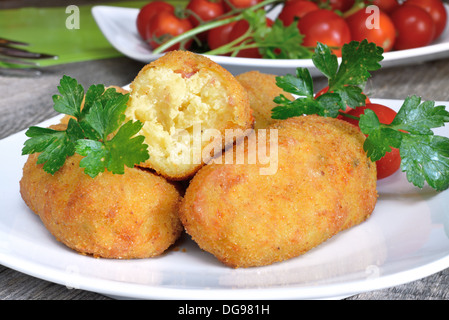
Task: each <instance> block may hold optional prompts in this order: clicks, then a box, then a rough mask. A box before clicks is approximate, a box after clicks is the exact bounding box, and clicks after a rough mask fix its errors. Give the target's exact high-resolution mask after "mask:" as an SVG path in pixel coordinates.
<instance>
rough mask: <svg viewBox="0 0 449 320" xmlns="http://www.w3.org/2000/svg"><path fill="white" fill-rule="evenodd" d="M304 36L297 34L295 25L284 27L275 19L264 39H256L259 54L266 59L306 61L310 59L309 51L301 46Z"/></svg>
mask: <svg viewBox="0 0 449 320" xmlns="http://www.w3.org/2000/svg"><path fill="white" fill-rule="evenodd" d="M303 39H304V36H303V35H302V34H301V33H299V30H298V28H297V27H296V24H294V23H292V24H291V25H289V26H284V24H283V23H282V21H281V20H279V19H276V20H275V22H274V24H273V26H272V27H271V28H268V29H267V31H266V32H265V34H264V37H256V38H255V39H254V40H255V42H256V43H257V44H258V47H259V52H260V53H261V54H262V57H263V58H267V59H306V58H309V57H311V55H312V53H311V52H310V50H309V49H308V48H306V47H304V46H303V45H302V42H303Z"/></svg>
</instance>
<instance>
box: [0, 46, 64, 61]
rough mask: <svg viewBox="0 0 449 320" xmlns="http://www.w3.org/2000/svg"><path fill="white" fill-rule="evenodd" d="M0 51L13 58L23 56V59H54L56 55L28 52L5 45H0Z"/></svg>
mask: <svg viewBox="0 0 449 320" xmlns="http://www.w3.org/2000/svg"><path fill="white" fill-rule="evenodd" d="M0 53H1V54H3V55H5V56H8V57H14V58H25V59H56V58H57V56H54V55H51V54H46V53H38V52H30V51H27V50H24V49H19V48H13V47H5V46H0Z"/></svg>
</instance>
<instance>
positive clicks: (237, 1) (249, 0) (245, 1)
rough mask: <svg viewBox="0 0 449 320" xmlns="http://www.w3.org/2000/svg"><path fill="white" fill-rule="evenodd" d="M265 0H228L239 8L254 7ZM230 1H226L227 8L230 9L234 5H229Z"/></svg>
mask: <svg viewBox="0 0 449 320" xmlns="http://www.w3.org/2000/svg"><path fill="white" fill-rule="evenodd" d="M262 1H263V0H228V2H229V4H231V5H232V6H234V8H237V9H243V8H249V7H252V6H254V5H256V4H258V3H259V2H262ZM228 2H225V10H226V11H230V10H231V9H232V7H230V6H229V5H228Z"/></svg>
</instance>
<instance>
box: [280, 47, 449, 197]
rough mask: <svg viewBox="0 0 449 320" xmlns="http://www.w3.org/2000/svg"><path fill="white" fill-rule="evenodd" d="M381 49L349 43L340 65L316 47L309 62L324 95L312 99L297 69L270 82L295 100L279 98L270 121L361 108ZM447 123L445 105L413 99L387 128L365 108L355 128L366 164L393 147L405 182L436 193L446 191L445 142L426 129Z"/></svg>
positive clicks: (448, 148) (306, 76) (448, 154)
mask: <svg viewBox="0 0 449 320" xmlns="http://www.w3.org/2000/svg"><path fill="white" fill-rule="evenodd" d="M382 53H383V50H382V48H380V47H377V46H376V45H375V44H374V43H368V42H367V41H366V40H363V41H362V42H355V41H353V42H351V43H349V44H345V45H344V46H343V50H342V59H341V63H340V64H338V59H337V57H336V56H335V55H333V54H332V53H331V51H330V49H329V48H328V47H327V46H326V45H323V44H318V46H317V48H316V50H315V53H314V55H313V57H312V60H313V63H314V65H315V66H316V67H317V69H319V70H320V71H321V72H322V73H323V74H324V75H325V76H326V77H327V78H328V83H329V90H328V92H327V93H325V94H323V95H321V96H319V97H316V98H315V97H314V93H313V92H314V91H313V81H312V77H311V76H310V73H309V71H308V70H307V69H305V68H298V69H297V70H296V75H295V76H293V75H286V76H281V77H277V78H276V83H277V85H278V86H279V87H280V88H282V89H283V90H285V91H286V92H289V93H292V94H295V95H297V96H299V97H298V98H297V99H296V100H293V101H290V100H288V99H287V98H285V96H283V95H280V96H278V97H276V98H275V99H274V102H276V103H277V104H278V106H277V107H275V108H273V109H272V118H273V119H287V118H290V117H295V116H301V115H305V114H318V115H321V116H325V117H333V118H335V117H337V116H338V115H343V116H346V114H345V113H344V112H341V111H340V110H341V109H342V110H344V109H345V108H346V106H349V107H351V108H357V107H359V106H363V105H365V99H366V96H365V95H364V94H363V93H362V90H363V87H364V86H365V84H366V81H367V80H368V78H369V77H370V76H371V75H370V73H369V72H370V71H374V70H377V69H379V68H380V64H379V62H380V61H381V60H382V59H383V57H382ZM446 122H449V112H448V111H447V110H446V109H445V106H435V102H433V101H425V102H421V99H420V98H419V97H416V96H410V97H408V98H407V99H405V101H404V103H403V105H402V106H401V108H400V110H399V111H398V113H397V115H396V117H395V118H394V119H393V121H392V123H391V124H383V123H380V121H379V118H378V117H377V115H376V114H375V113H374V112H373V111H372V110H370V109H366V110H365V113H364V114H362V115H361V116H360V118H359V127H360V129H361V131H362V132H363V133H364V134H365V135H367V138H366V140H365V143H364V146H363V147H364V149H365V151H366V152H367V156H368V157H369V158H370V159H371V160H372V161H377V160H379V159H381V158H382V157H383V156H384V155H385V154H386V153H387V152H390V151H391V148H392V147H393V148H398V149H399V152H400V155H401V169H402V171H404V172H405V173H406V175H407V179H408V181H409V182H411V183H413V184H414V185H415V186H417V187H420V188H422V187H423V186H424V183H425V182H427V183H428V185H429V186H430V187H432V188H434V189H435V190H437V191H442V190H446V189H448V188H449V138H447V137H443V136H437V135H434V133H433V131H432V129H434V128H438V127H442V126H444V124H445V123H446Z"/></svg>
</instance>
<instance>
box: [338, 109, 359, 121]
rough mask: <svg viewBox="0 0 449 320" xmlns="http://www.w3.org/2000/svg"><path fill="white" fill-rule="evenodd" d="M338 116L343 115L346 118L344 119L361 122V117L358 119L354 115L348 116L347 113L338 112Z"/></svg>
mask: <svg viewBox="0 0 449 320" xmlns="http://www.w3.org/2000/svg"><path fill="white" fill-rule="evenodd" d="M338 114H339V115H342V116H344V117H347V118H350V119H353V120H357V121H359V120H360V117H357V116H353V115H352V114H347V113H345V112H342V111H338Z"/></svg>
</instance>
